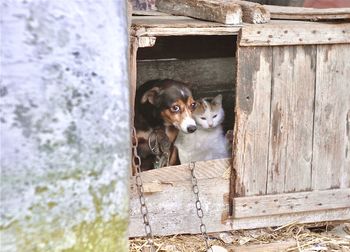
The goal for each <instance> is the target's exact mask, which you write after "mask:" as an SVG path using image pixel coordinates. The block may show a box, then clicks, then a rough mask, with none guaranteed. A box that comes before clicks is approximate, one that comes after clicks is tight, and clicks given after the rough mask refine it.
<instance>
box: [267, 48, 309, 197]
mask: <svg viewBox="0 0 350 252" xmlns="http://www.w3.org/2000/svg"><path fill="white" fill-rule="evenodd" d="M315 60H316V47H315V46H281V47H273V69H272V72H273V76H272V91H271V93H272V97H271V119H270V137H269V163H268V182H267V194H272V193H283V192H295V191H297V192H298V191H305V190H310V189H311V162H312V134H313V109H314V107H313V104H314V88H315V71H316V65H315ZM266 102H269V101H266Z"/></svg>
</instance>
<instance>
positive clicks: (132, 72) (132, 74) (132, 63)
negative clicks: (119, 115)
mask: <svg viewBox="0 0 350 252" xmlns="http://www.w3.org/2000/svg"><path fill="white" fill-rule="evenodd" d="M138 44H139V43H138V39H137V38H136V37H133V36H130V44H129V83H130V89H129V90H130V107H131V110H130V111H131V113H132V114H131V116H130V118H131V120H132V122H131V125H134V104H135V95H136V76H137V63H136V57H137V50H138Z"/></svg>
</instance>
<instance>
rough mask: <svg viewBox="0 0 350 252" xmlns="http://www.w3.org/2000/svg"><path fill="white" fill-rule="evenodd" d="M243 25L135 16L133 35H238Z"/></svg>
mask: <svg viewBox="0 0 350 252" xmlns="http://www.w3.org/2000/svg"><path fill="white" fill-rule="evenodd" d="M240 28H241V25H234V26H227V25H223V24H220V23H215V22H208V21H202V20H197V19H193V18H189V17H182V16H155V17H153V16H133V17H132V28H131V34H132V35H133V36H136V37H140V36H184V35H236V34H238V31H239V30H240Z"/></svg>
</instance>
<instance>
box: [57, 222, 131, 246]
mask: <svg viewBox="0 0 350 252" xmlns="http://www.w3.org/2000/svg"><path fill="white" fill-rule="evenodd" d="M127 223H128V222H127V220H125V219H121V218H120V217H117V216H114V217H112V219H111V220H109V221H103V220H102V218H101V217H98V218H97V219H96V220H95V221H94V222H91V223H87V222H83V223H81V224H80V225H78V226H76V227H74V228H73V230H74V233H75V236H76V237H77V240H76V242H75V245H74V246H73V247H71V248H69V249H66V250H64V251H63V252H83V251H84V252H93V251H99V252H110V251H113V252H114V251H118V252H124V251H125V252H126V251H127V235H126V230H127Z"/></svg>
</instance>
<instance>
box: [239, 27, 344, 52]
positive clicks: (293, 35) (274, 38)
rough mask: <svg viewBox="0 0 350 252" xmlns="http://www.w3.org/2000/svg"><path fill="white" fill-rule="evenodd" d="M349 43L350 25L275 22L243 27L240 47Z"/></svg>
mask: <svg viewBox="0 0 350 252" xmlns="http://www.w3.org/2000/svg"><path fill="white" fill-rule="evenodd" d="M349 41H350V23H338V24H329V23H311V22H300V21H277V22H276V21H275V22H270V23H268V24H261V25H245V26H243V27H242V30H241V33H240V39H239V45H240V46H280V45H308V44H310V45H311V44H341V43H349Z"/></svg>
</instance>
